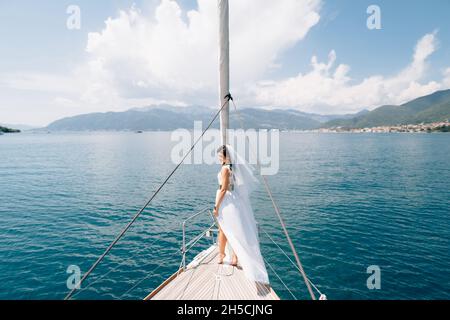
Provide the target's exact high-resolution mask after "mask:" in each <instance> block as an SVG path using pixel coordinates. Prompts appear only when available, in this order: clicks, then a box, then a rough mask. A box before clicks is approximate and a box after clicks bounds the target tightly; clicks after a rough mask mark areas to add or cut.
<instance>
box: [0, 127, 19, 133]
mask: <svg viewBox="0 0 450 320" xmlns="http://www.w3.org/2000/svg"><path fill="white" fill-rule="evenodd" d="M0 132H3V133H18V132H20V130H16V129H10V128H6V127H1V126H0Z"/></svg>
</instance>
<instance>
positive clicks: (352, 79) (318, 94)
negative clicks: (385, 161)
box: [0, 0, 450, 125]
mask: <svg viewBox="0 0 450 320" xmlns="http://www.w3.org/2000/svg"><path fill="white" fill-rule="evenodd" d="M212 1H214V0H212ZM236 1H238V0H231V1H230V2H231V4H230V6H231V15H232V16H233V17H234V18H235V19H237V17H239V18H240V20H239V21H236V23H235V24H233V25H232V26H231V29H232V39H231V40H232V41H231V45H232V46H233V45H235V47H232V54H233V52H235V56H238V55H240V54H241V53H242V57H239V58H236V61H237V62H236V63H235V64H234V65H232V66H231V72H232V80H234V78H233V77H234V75H236V76H235V77H236V79H235V81H234V82H233V83H232V88H233V89H235V91H234V92H237V93H238V96H241V97H242V103H241V105H243V106H262V107H274V108H275V107H289V108H297V109H299V110H304V111H309V112H318V113H344V112H353V111H354V112H356V111H358V110H360V109H363V108H367V107H369V108H370V107H375V106H376V105H377V104H382V103H390V102H392V103H398V102H402V99H403V100H404V99H409V98H414V91H417V93H416V95H417V96H418V95H420V94H423V93H428V92H429V91H432V90H434V89H444V88H447V85H448V83H449V82H450V81H449V80H448V79H450V76H449V78H448V79H447V78H446V70H450V69H448V68H450V22H449V20H448V13H449V12H450V2H449V1H448V0H433V1H407V0H396V1H390V0H372V1H366V0H359V1H354V0H339V1H334V0H324V1H320V3H317V2H319V1H318V0H317V1H316V0H311V6H309V7H308V8H304V7H297V6H298V4H295V3H294V2H292V1H286V5H289V4H288V2H289V3H291V5H292V8H294V9H297V10H298V11H299V13H296V14H298V16H294V15H293V16H288V17H284V16H283V15H284V14H286V15H289V14H290V13H286V12H285V11H286V10H283V9H282V8H278V7H275V6H279V5H278V4H274V3H275V2H279V1H275V0H274V1H269V0H266V1H264V3H266V4H267V5H268V6H274V10H273V12H274V14H277V13H279V16H275V15H274V16H271V17H270V18H269V20H270V21H272V22H269V21H268V20H267V19H266V20H264V19H261V20H258V19H257V18H258V17H259V14H261V16H263V14H264V12H261V13H260V11H262V9H261V8H257V7H258V6H254V7H255V10H254V11H255V12H252V11H253V10H248V12H244V13H243V12H240V10H244V9H242V8H245V6H244V5H240V4H237V3H236ZM239 1H241V0H239ZM249 1H250V4H251V2H252V1H253V2H255V1H254V0H249ZM308 1H309V0H308ZM203 2H204V0H203ZM244 2H245V1H244ZM177 3H178V6H179V9H180V10H181V12H182V16H181V19H182V20H183V22H185V23H189V18H188V17H187V15H186V12H187V11H188V10H198V2H197V1H194V0H179V1H177ZM255 3H262V2H261V1H260V2H257V1H256V2H255ZM133 4H134V8H135V10H137V11H138V12H139V16H140V18H141V19H142V20H145V19H148V20H149V21H151V20H152V19H153V20H154V17H155V9H156V8H157V7H162V5H161V1H159V0H141V1H127V0H122V1H119V0H114V1H110V0H108V1H107V0H101V1H73V0H72V1H52V0H45V1H44V0H41V1H24V0H17V1H5V0H1V1H0V38H1V45H0V94H1V96H2V98H3V99H2V100H3V101H0V123H30V124H34V125H45V124H47V123H49V122H51V121H53V120H55V119H57V118H60V117H62V116H65V115H73V114H79V113H85V112H94V111H107V110H114V111H119V110H125V109H127V108H131V107H136V106H139V104H140V103H142V104H143V105H145V104H149V103H152V101H154V103H159V102H173V103H174V104H177V103H178V104H180V105H186V104H207V105H214V102H215V100H214V97H215V95H216V91H217V90H216V91H214V89H213V88H215V87H214V86H215V83H214V85H211V86H209V84H210V82H211V81H212V80H209V79H213V78H212V77H214V76H215V75H216V73H217V72H216V70H215V66H214V65H213V64H212V63H211V64H207V63H205V65H206V66H208V67H209V69H212V70H210V71H208V70H207V71H204V72H203V71H202V72H200V75H195V76H194V77H193V78H194V79H195V85H192V86H187V85H186V78H183V77H181V76H180V79H178V80H179V81H180V82H182V83H181V84H179V83H175V84H174V85H173V87H171V85H170V84H171V83H174V82H175V80H174V81H170V79H166V77H165V76H164V75H165V74H167V75H170V74H172V70H167V72H166V70H164V69H163V68H162V67H160V65H158V66H157V67H155V68H156V69H149V70H147V71H145V70H138V71H136V69H139V65H138V67H136V66H135V65H133V64H132V63H131V60H132V59H136V64H137V61H139V63H141V64H143V63H147V62H148V63H149V64H152V61H147V62H144V61H143V60H142V57H141V56H136V55H135V54H134V53H133V52H131V51H127V50H126V48H122V51H120V50H121V49H120V48H119V49H117V45H115V46H114V48H116V49H117V50H118V52H117V54H114V55H107V52H109V50H111V49H110V46H109V44H108V41H109V39H111V40H110V41H112V42H114V41H118V40H117V39H114V36H106V35H104V36H101V37H99V38H98V39H96V40H95V41H96V42H95V43H94V40H91V42H90V43H91V47H92V48H93V49H90V50H86V49H87V47H88V45H89V40H88V34H89V33H95V32H97V33H100V32H102V31H105V30H106V29H107V27H105V20H107V19H108V18H109V17H111V18H112V19H113V20H114V19H117V20H118V22H117V23H118V27H117V28H118V29H117V30H120V28H121V26H123V24H120V23H121V21H119V20H120V19H119V14H118V12H119V11H120V10H125V12H128V13H129V10H130V8H131V7H132V6H133ZM371 4H376V5H378V6H379V7H380V8H381V14H382V15H381V19H382V30H368V28H367V27H366V19H367V17H368V15H367V13H366V9H367V7H368V6H369V5H371ZM69 5H78V6H79V7H80V8H81V18H82V20H81V21H82V24H81V30H76V31H70V30H68V29H67V28H66V27H65V25H66V19H67V16H68V15H67V14H66V8H67V7H68V6H69ZM167 7H168V9H167V10H169V12H170V10H172V9H173V10H175V9H174V8H173V6H172V7H169V5H167ZM170 8H172V9H170ZM247 8H249V7H247ZM302 10H304V14H305V15H307V14H308V13H311V12H314V13H317V14H318V15H319V16H320V20H318V22H317V23H314V24H313V25H312V26H309V27H304V25H302V24H301V23H298V24H296V21H298V20H301V18H302V16H301V15H300V14H301V13H302V12H303V11H302ZM205 12H212V11H207V10H206V11H205ZM253 13H254V14H253ZM264 17H266V18H267V16H264ZM167 19H168V21H169V22H173V21H176V20H170V19H172V16H171V15H169V17H168V18H167ZM242 20H248V21H251V26H253V25H258V24H261V33H265V34H267V30H273V29H274V28H275V27H277V26H278V25H279V24H280V23H282V22H283V21H285V20H292V21H293V22H292V23H291V25H288V24H286V25H285V26H283V27H284V28H285V29H281V28H280V30H281V31H280V32H281V33H280V34H278V35H273V36H274V37H275V36H276V38H274V39H279V38H280V35H281V37H283V35H284V34H288V33H289V32H291V31H292V29H293V28H305V32H304V35H302V34H301V33H300V32H299V33H298V35H297V39H295V40H292V39H286V40H285V41H281V40H280V41H274V39H270V35H268V39H267V43H264V39H259V38H264V36H263V35H261V34H259V35H257V34H254V35H253V37H257V38H258V40H259V41H260V42H261V43H260V44H259V45H260V47H256V48H257V49H258V50H259V51H252V48H251V47H252V43H251V39H252V35H251V34H250V35H248V36H249V38H248V39H249V40H246V41H244V40H242V39H241V38H240V37H241V35H240V33H246V32H244V31H246V30H247V29H246V28H247V27H248V30H253V32H255V31H254V30H255V29H253V28H251V27H249V26H248V25H250V22H249V23H247V22H246V21H243V22H242ZM276 21H280V22H279V23H277V22H276ZM140 23H142V26H144V28H145V30H148V32H149V34H151V32H152V28H153V27H152V25H150V24H146V23H147V22H140ZM246 23H247V24H246ZM270 23H273V27H271V24H270ZM283 23H284V22H283ZM162 24H163V23H162ZM167 25H168V26H169V27H168V28H170V26H172V25H173V23H172V24H170V23H168V24H167ZM236 26H238V27H236ZM265 28H271V29H267V30H266V29H265ZM114 30H116V29H114ZM136 30H139V28H136ZM158 30H159V29H158ZM256 30H257V29H256ZM178 31H179V30H178V29H177V30H176V31H173V32H168V34H169V35H170V36H167V38H165V40H164V41H165V43H164V45H167V46H169V44H166V42H167V43H170V42H171V41H176V40H173V39H172V38H171V36H174V38H176V33H174V32H178ZM241 31H242V32H241ZM110 32H114V31H111V30H110ZM117 32H118V33H120V31H117ZM127 32H131V33H130V35H129V37H131V38H133V33H132V32H133V30H127ZM136 32H137V31H136ZM180 32H182V31H180ZM195 32H197V34H194V31H193V32H192V34H191V35H190V36H192V39H194V40H195V39H197V37H198V36H201V33H200V32H201V31H195ZM249 32H250V31H249ZM233 34H235V35H236V37H235V38H234V36H233ZM426 35H430V36H431V39H430V38H427V39H428V42H427V41H425V40H427V39H425V40H424V43H423V46H424V47H427V45H428V46H432V47H433V49H432V50H431V51H432V52H431V53H430V54H428V55H427V56H426V58H425V59H424V61H421V62H418V63H417V64H418V65H419V66H418V67H417V65H415V66H412V67H411V68H412V69H414V68H415V71H411V70H405V69H408V66H410V64H411V62H412V60H413V56H414V52H415V51H414V50H415V49H416V47H417V46H418V43H419V41H420V40H421V39H423V37H425V36H426ZM141 36H142V35H141ZM205 37H206V36H205ZM242 37H243V36H242ZM286 37H287V36H286ZM145 39H146V38H145V36H144V37H143V38H142V39H141V40H140V41H143V40H145ZM211 39H212V38H211ZM233 39H236V40H235V41H233ZM136 41H139V40H138V39H137V40H136ZM159 41H161V40H159ZM179 41H182V40H179ZM195 41H197V40H195ZM150 42H151V43H154V44H157V43H158V42H157V41H156V40H154V42H152V41H150ZM210 42H211V43H213V44H214V41H213V39H212V40H211V41H210ZM274 42H276V43H275V44H274ZM119 43H120V42H119ZM130 43H131V44H132V42H130ZM130 43H128V46H130ZM200 44H201V45H203V46H204V48H213V47H212V46H210V43H209V44H208V43H206V42H205V43H203V42H201V41H200ZM245 44H248V45H245ZM214 45H215V44H214ZM237 45H240V46H239V47H238V48H236V46H237ZM276 46H277V47H276ZM108 48H109V49H108ZM159 48H160V46H158V45H154V46H153V47H151V46H150V44H149V46H146V47H145V48H144V49H145V50H149V52H151V53H152V54H155V55H156V53H155V51H158V49H159ZM170 48H172V46H171V47H170ZM175 48H177V49H180V48H183V47H182V46H181V45H179V46H178V45H177V46H175ZM266 49H267V51H266ZM105 52H106V53H105ZM331 52H333V54H332V55H331V58H330V53H331ZM258 53H264V54H266V53H267V59H266V60H263V59H262V58H261V59H262V60H261V61H260V64H255V66H252V68H250V67H249V65H250V64H252V63H253V61H252V55H253V56H254V57H255V59H259V58H260V57H259V54H258ZM127 54H130V55H131V56H132V57H130V63H129V64H128V63H125V64H124V67H123V69H119V68H118V67H117V64H119V65H120V63H121V62H123V61H127V60H128V59H127V57H126V55H127ZM201 54H204V55H205V56H211V57H213V58H214V59H215V57H216V52H215V51H214V50H213V49H211V50H210V51H209V52H203V53H201ZM246 54H248V56H246ZM264 54H262V55H264ZM198 55H199V54H198V53H196V52H195V51H193V52H192V57H193V58H192V59H193V61H192V62H190V61H189V60H188V58H186V59H187V60H186V63H191V64H192V65H193V66H194V65H195V64H196V63H200V62H201V61H200V62H199V61H197V60H196V56H198ZM187 56H188V54H187ZM313 56H316V57H317V61H318V63H324V64H327V63H330V62H331V65H332V66H330V68H328V69H327V71H324V72H325V74H323V73H322V71H320V72H319V70H318V69H317V70H316V71H317V73H320V75H317V74H316V73H314V72H313V71H312V67H311V59H312V57H313ZM118 57H119V58H118ZM152 57H153V56H152ZM177 57H178V56H175V58H177ZM159 58H160V57H159V56H155V57H154V58H153V59H156V60H157V61H161V60H158V59H159ZM170 58H171V56H167V59H170ZM114 59H116V60H114ZM150 59H151V58H149V60H150ZM214 59H209V60H211V61H214ZM95 61H107V62H106V63H104V64H102V66H101V68H102V69H101V71H100V72H99V73H101V74H103V77H100V78H98V77H97V75H96V74H94V75H93V73H95V72H93V71H92V70H90V71H86V72H88V73H89V76H87V75H84V74H83V76H80V74H82V73H83V72H85V70H87V69H88V67H87V66H92V64H94V62H95ZM232 63H233V57H232ZM162 64H163V65H165V64H166V63H162ZM271 64H273V65H275V67H270V66H269V65H271ZM112 65H113V66H114V65H115V66H114V67H111V66H112ZM167 65H170V63H168V62H167ZM264 65H267V67H264ZM340 65H342V66H347V67H348V71H347V72H346V73H345V78H348V79H347V80H339V81H337V80H336V81H335V80H332V79H331V80H330V78H332V77H333V74H334V72H335V71H336V69H337V68H338V67H339V66H340ZM200 66H202V64H200ZM425 67H426V68H425ZM205 68H206V67H205ZM318 68H319V69H320V67H318ZM422 68H425V69H426V70H422ZM197 69H198V67H197V68H196V69H193V70H197ZM342 69H345V67H342ZM418 69H420V70H419V71H418ZM74 70H76V72H74ZM95 70H97V69H95ZM184 71H185V72H189V71H190V70H184ZM145 72H147V73H149V74H150V73H151V74H158V75H160V77H159V78H154V77H149V76H148V75H147V74H145ZM246 72H247V73H246ZM417 72H420V75H417V74H416V73H417ZM404 73H408V76H405V75H404ZM180 74H182V72H180ZM246 74H248V75H249V76H248V78H247V77H246ZM299 74H302V76H301V77H300V76H299ZM413 74H414V75H413ZM448 74H449V75H450V72H449V73H448ZM161 75H162V76H161ZM77 76H78V77H81V78H85V79H86V81H87V82H89V81H92V83H93V85H92V86H93V87H99V86H100V87H102V88H101V89H102V92H114V96H115V100H112V99H111V100H109V99H108V100H107V101H105V104H106V103H109V105H102V104H101V102H99V101H94V100H95V99H91V97H90V94H92V95H95V96H96V97H101V95H100V94H99V93H97V92H94V91H92V90H94V89H93V88H89V87H87V85H86V84H85V83H84V84H83V85H80V81H79V78H77V79H78V80H75V78H76V77H77ZM376 76H380V77H382V78H383V79H381V80H379V81H380V82H383V83H389V84H390V85H389V86H386V87H384V85H383V88H380V84H378V83H377V84H375V85H374V86H375V87H376V88H374V87H372V86H371V87H370V88H367V86H366V85H365V84H364V81H365V80H368V79H372V80H373V77H376ZM447 76H448V75H447ZM91 77H92V78H91ZM161 77H163V78H161ZM105 78H106V79H108V81H109V80H110V78H113V79H114V81H111V84H110V86H109V87H104V88H103V85H105V84H104V83H102V82H101V81H102V79H103V80H104V79H105ZM406 78H408V79H406ZM40 79H43V80H42V81H40ZM58 79H63V80H64V81H66V80H67V83H64V85H63V84H62V82H63V81H58ZM311 79H316V80H317V81H318V82H317V83H316V85H317V86H331V87H333V86H336V89H337V90H339V89H342V92H344V91H345V92H347V93H346V94H347V95H348V96H346V97H339V98H336V97H331V96H330V95H331V93H330V91H332V90H331V89H329V90H328V91H324V90H325V89H321V90H318V91H314V92H315V94H314V97H303V96H302V95H300V94H299V93H298V91H301V90H302V88H303V86H302V84H304V83H305V82H306V81H308V83H309V82H310V81H311ZM178 80H177V81H178ZM372 80H370V81H368V82H373V81H375V80H373V81H372ZM52 81H54V82H56V84H57V85H55V87H56V88H55V90H52V86H51V84H52ZM96 81H97V82H98V83H99V84H98V85H94V83H96ZM108 81H107V82H108ZM36 82H39V85H36ZM130 82H133V83H136V84H137V85H136V88H131V87H132V86H131V85H130V86H129V85H128V83H130ZM200 83H201V84H202V85H199V84H200ZM205 83H206V84H205ZM234 84H235V86H233V85H234ZM45 85H48V86H49V87H46V86H45ZM77 86H79V88H78V87H77ZM105 86H106V85H105ZM155 86H156V87H155ZM296 86H297V87H296ZM71 87H77V88H74V89H73V90H72V89H71ZM297 89H298V90H297ZM196 91H198V92H196ZM86 92H88V94H87V93H86ZM374 93H377V94H382V95H383V96H384V97H383V98H380V99H375V98H374V99H372V100H365V99H357V98H355V95H359V94H360V95H370V94H374ZM350 95H351V97H350ZM79 96H83V97H86V98H85V99H84V100H80V101H78V100H77V98H76V97H79ZM272 97H275V98H272ZM276 97H278V98H276ZM286 97H289V98H286ZM397 97H401V98H398V99H397ZM391 100H392V101H391ZM58 102H61V106H59V105H58ZM127 104H129V105H127Z"/></svg>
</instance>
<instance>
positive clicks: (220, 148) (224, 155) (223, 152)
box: [217, 145, 228, 165]
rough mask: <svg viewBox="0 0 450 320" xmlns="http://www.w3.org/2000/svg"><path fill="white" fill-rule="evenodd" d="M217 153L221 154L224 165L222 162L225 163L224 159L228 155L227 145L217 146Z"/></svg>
mask: <svg viewBox="0 0 450 320" xmlns="http://www.w3.org/2000/svg"><path fill="white" fill-rule="evenodd" d="M217 153H218V154H219V153H220V154H222V155H223V159H224V161H223V163H222V165H224V164H225V163H226V159H227V157H228V150H227V146H225V145H223V146H221V147H219V149H217Z"/></svg>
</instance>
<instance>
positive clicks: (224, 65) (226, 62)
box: [218, 0, 230, 145]
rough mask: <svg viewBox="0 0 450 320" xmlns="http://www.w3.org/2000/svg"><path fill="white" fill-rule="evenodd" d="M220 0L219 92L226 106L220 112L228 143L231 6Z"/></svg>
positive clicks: (222, 127)
mask: <svg viewBox="0 0 450 320" xmlns="http://www.w3.org/2000/svg"><path fill="white" fill-rule="evenodd" d="M218 1H219V67H220V70H219V94H220V106H223V105H224V104H226V105H225V107H224V108H223V109H222V112H221V114H220V132H221V136H222V144H223V145H225V144H227V143H228V137H227V129H228V128H229V119H230V116H229V113H230V104H229V102H228V101H227V100H228V98H225V96H227V95H228V94H229V93H230V40H229V6H228V0H218Z"/></svg>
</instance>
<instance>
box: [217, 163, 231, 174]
mask: <svg viewBox="0 0 450 320" xmlns="http://www.w3.org/2000/svg"><path fill="white" fill-rule="evenodd" d="M220 172H222V173H229V172H231V167H230V166H229V165H224V166H222V169H221V170H220Z"/></svg>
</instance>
